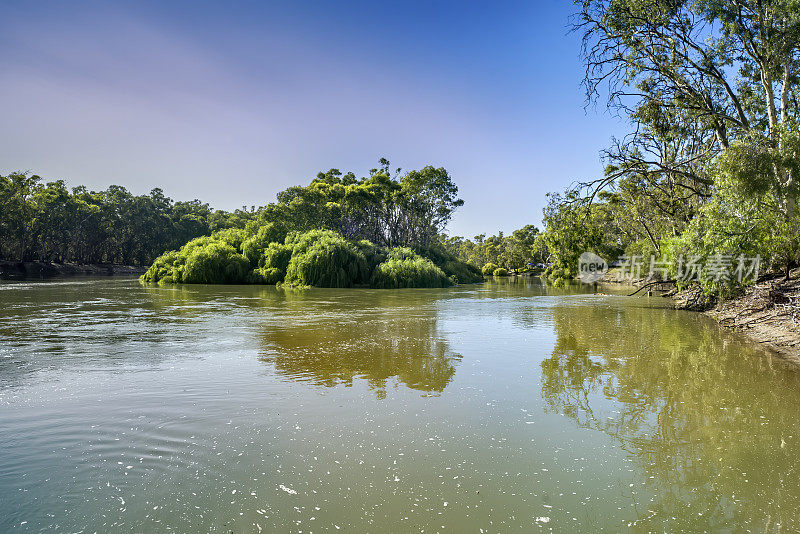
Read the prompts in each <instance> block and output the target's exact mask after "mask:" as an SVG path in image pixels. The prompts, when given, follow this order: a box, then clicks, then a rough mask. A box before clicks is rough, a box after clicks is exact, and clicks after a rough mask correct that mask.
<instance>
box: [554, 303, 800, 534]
mask: <svg viewBox="0 0 800 534" xmlns="http://www.w3.org/2000/svg"><path fill="white" fill-rule="evenodd" d="M620 302H622V301H620ZM553 319H554V324H555V329H556V333H557V341H556V343H555V346H554V349H553V352H552V355H551V356H550V357H549V358H547V359H546V360H544V361H543V362H542V372H543V376H542V395H543V397H544V399H545V401H546V406H547V409H548V410H550V411H555V412H558V413H561V414H564V415H566V416H567V417H569V418H570V419H571V420H573V421H574V422H575V423H576V424H577V425H579V426H580V427H584V428H587V429H593V430H599V431H601V432H604V433H605V434H607V435H608V436H611V437H612V438H613V439H614V440H616V441H617V442H618V443H619V445H620V447H621V448H623V449H624V450H625V451H627V452H628V453H629V454H630V455H631V457H632V458H634V459H635V461H636V462H638V463H640V464H641V469H642V470H643V471H642V472H643V473H645V486H646V487H647V488H648V489H649V493H651V494H652V495H653V496H654V497H653V499H652V501H650V502H642V503H637V504H638V506H637V509H638V511H639V520H638V521H637V522H636V523H635V524H634V525H635V527H636V530H637V531H639V530H640V531H649V530H651V529H657V530H659V531H673V532H675V531H698V530H700V531H702V530H709V529H712V530H714V531H722V532H733V531H744V530H745V529H749V528H753V529H757V530H758V531H760V532H778V531H781V532H796V531H798V530H800V517H798V513H797V511H798V509H800V479H799V478H798V475H800V420H798V417H797V406H800V378H799V377H798V373H797V372H795V371H794V370H793V369H790V368H788V367H787V366H786V365H785V364H783V363H782V362H781V361H780V360H777V359H775V358H773V357H771V356H769V355H767V354H764V353H763V352H762V351H760V350H759V349H757V348H755V347H754V346H752V345H749V344H747V343H746V342H743V341H742V340H739V339H738V338H736V337H734V336H732V335H728V334H726V333H724V332H722V333H721V332H720V329H719V327H718V326H717V325H716V324H714V323H713V322H712V321H710V320H706V318H705V317H703V316H700V315H696V314H689V313H686V314H676V312H674V311H673V310H667V309H647V308H640V307H632V306H629V305H625V304H621V305H620V306H614V305H612V306H591V305H582V306H580V305H577V306H570V307H556V308H554V309H553ZM634 498H635V496H634Z"/></svg>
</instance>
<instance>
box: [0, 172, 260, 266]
mask: <svg viewBox="0 0 800 534" xmlns="http://www.w3.org/2000/svg"><path fill="white" fill-rule="evenodd" d="M254 216H255V212H254V210H253V209H251V210H247V209H246V208H242V209H241V210H235V211H233V212H227V211H223V210H213V209H211V208H210V207H209V205H208V204H206V203H203V202H201V201H199V200H190V201H178V202H175V201H173V200H172V199H171V198H169V197H167V196H165V195H164V192H163V191H162V190H161V189H153V190H152V191H151V192H150V194H149V195H134V194H132V193H131V192H130V191H128V190H127V189H125V188H124V187H122V186H119V185H112V186H110V187H109V188H108V189H106V190H105V191H90V190H88V189H87V188H86V187H84V186H78V187H74V188H72V189H71V190H70V189H68V188H67V186H66V184H65V183H64V181H63V180H57V181H54V182H46V183H45V182H43V180H42V178H41V177H40V176H37V175H31V174H29V173H21V172H15V173H11V174H9V175H7V176H0V260H11V261H42V262H73V263H83V264H89V263H115V264H125V265H147V264H149V263H151V262H152V261H153V260H154V259H155V258H156V257H157V256H158V255H159V254H161V253H162V252H164V251H165V250H169V249H172V248H177V247H179V246H181V245H182V244H184V243H186V242H187V241H189V240H190V239H192V238H195V237H197V236H201V235H206V234H209V233H211V232H213V231H216V230H220V229H224V228H230V227H244V225H245V224H246V223H247V222H248V221H249V220H251V219H252V218H253V217H254Z"/></svg>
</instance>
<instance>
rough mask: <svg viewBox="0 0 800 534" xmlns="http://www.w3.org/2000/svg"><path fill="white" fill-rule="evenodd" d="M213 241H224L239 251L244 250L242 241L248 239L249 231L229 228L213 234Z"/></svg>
mask: <svg viewBox="0 0 800 534" xmlns="http://www.w3.org/2000/svg"><path fill="white" fill-rule="evenodd" d="M210 239H211V240H212V241H217V242H222V243H225V244H226V245H230V246H231V247H233V248H234V249H235V250H236V251H237V252H239V251H241V250H242V243H244V240H245V239H247V232H245V231H244V230H243V229H241V228H227V229H225V230H220V231H218V232H214V233H213V234H211V237H210Z"/></svg>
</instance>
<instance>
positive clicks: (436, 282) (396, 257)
mask: <svg viewBox="0 0 800 534" xmlns="http://www.w3.org/2000/svg"><path fill="white" fill-rule="evenodd" d="M370 285H372V287H376V288H379V289H397V288H408V287H448V286H451V285H453V282H452V281H451V280H450V279H449V278H448V277H447V275H446V274H445V273H444V271H442V270H441V269H440V268H439V267H437V266H436V265H434V263H433V262H432V261H431V260H429V259H427V258H423V257H422V256H420V255H418V254H416V253H415V252H414V251H413V250H411V249H410V248H406V247H400V248H393V249H391V250H390V251H389V253H388V255H387V258H386V261H384V262H382V263H380V264H379V265H378V266H377V267H376V268H375V271H374V273H373V275H372V280H371V282H370Z"/></svg>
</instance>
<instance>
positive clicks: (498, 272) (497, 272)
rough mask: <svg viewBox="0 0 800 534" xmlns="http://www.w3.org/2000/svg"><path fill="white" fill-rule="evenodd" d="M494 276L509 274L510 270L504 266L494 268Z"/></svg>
mask: <svg viewBox="0 0 800 534" xmlns="http://www.w3.org/2000/svg"><path fill="white" fill-rule="evenodd" d="M492 276H508V270H507V269H503V268H502V267H498V268H497V269H495V270H494V272H493V273H492Z"/></svg>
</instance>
